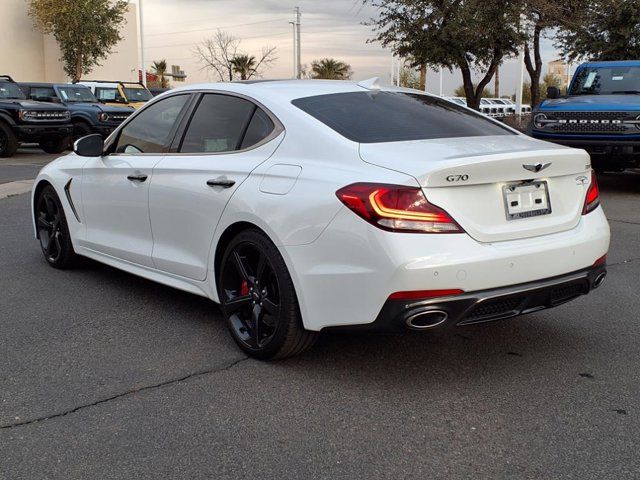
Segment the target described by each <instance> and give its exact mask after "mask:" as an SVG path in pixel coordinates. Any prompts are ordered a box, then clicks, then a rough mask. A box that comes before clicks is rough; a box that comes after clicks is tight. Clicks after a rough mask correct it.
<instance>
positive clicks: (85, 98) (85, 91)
mask: <svg viewBox="0 0 640 480" xmlns="http://www.w3.org/2000/svg"><path fill="white" fill-rule="evenodd" d="M56 88H57V89H58V93H59V94H60V98H62V100H63V101H65V102H85V103H96V102H97V101H98V99H97V98H96V97H95V96H94V95H93V93H91V90H89V88H87V87H77V86H66V85H65V86H64V87H63V86H58V87H56Z"/></svg>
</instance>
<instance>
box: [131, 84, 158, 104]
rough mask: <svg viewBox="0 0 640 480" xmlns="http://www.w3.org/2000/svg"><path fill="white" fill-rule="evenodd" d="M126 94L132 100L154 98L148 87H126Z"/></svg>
mask: <svg viewBox="0 0 640 480" xmlns="http://www.w3.org/2000/svg"><path fill="white" fill-rule="evenodd" d="M124 94H125V95H126V96H127V100H129V101H130V102H147V101H149V100H151V98H153V95H151V93H150V92H149V91H148V90H147V89H146V88H140V87H125V88H124Z"/></svg>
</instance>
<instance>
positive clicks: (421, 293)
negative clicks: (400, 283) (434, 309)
mask: <svg viewBox="0 0 640 480" xmlns="http://www.w3.org/2000/svg"><path fill="white" fill-rule="evenodd" d="M462 293H464V290H460V289H457V288H455V289H454V288H452V289H449V290H413V291H410V292H396V293H392V294H391V295H389V300H418V299H422V298H437V297H450V296H452V295H460V294H462Z"/></svg>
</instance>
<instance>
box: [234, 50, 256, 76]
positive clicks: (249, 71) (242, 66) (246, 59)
mask: <svg viewBox="0 0 640 480" xmlns="http://www.w3.org/2000/svg"><path fill="white" fill-rule="evenodd" d="M231 66H232V68H233V72H234V73H237V74H238V75H240V80H249V79H250V78H251V77H253V75H254V74H255V73H256V57H254V56H253V55H246V54H240V55H236V56H235V57H233V58H232V59H231Z"/></svg>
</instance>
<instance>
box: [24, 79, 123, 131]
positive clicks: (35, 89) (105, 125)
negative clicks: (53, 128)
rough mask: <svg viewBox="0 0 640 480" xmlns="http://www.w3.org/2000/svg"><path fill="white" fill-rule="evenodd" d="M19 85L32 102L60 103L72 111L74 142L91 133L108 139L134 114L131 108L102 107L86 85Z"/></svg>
mask: <svg viewBox="0 0 640 480" xmlns="http://www.w3.org/2000/svg"><path fill="white" fill-rule="evenodd" d="M19 85H20V88H21V89H22V91H23V92H24V94H25V95H27V97H29V98H31V99H32V100H38V101H41V102H54V103H60V104H62V105H64V106H65V107H67V108H68V109H69V112H70V113H71V123H72V124H73V141H74V142H75V141H76V140H78V139H79V138H82V137H84V136H87V135H91V134H92V133H99V134H100V135H102V137H103V138H106V137H108V136H109V134H110V133H111V132H112V131H113V130H114V129H115V128H116V127H117V126H118V125H120V124H121V123H122V122H123V121H124V120H126V119H127V118H128V117H129V115H131V114H132V113H133V112H134V109H133V108H132V107H113V106H110V105H102V104H101V103H100V102H99V101H98V99H97V98H96V97H95V96H94V95H93V93H91V89H89V87H86V86H84V85H73V84H64V83H63V84H59V83H57V84H54V83H20V84H19Z"/></svg>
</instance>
